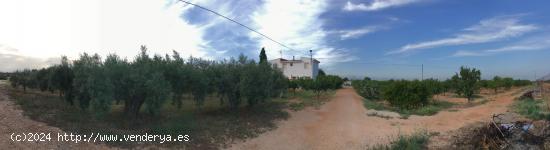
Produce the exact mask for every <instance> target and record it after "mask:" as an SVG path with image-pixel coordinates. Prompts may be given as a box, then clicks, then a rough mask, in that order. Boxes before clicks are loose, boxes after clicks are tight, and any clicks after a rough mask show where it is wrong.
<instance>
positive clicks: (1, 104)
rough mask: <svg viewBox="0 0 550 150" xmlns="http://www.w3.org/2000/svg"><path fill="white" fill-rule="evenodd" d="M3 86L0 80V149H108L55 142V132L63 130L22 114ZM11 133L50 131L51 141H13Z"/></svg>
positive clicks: (86, 144) (91, 144)
mask: <svg viewBox="0 0 550 150" xmlns="http://www.w3.org/2000/svg"><path fill="white" fill-rule="evenodd" d="M5 86H7V85H6V83H5V82H4V81H2V80H0V149H110V148H109V147H107V146H105V145H99V144H93V143H85V142H81V143H78V144H76V143H74V142H57V133H64V132H63V131H62V130H61V129H59V128H56V127H51V126H47V125H46V124H44V123H42V122H37V121H33V120H31V119H29V118H26V117H25V116H23V114H22V113H23V112H22V111H21V109H18V108H17V105H15V104H14V103H13V101H11V100H8V96H7V94H6V89H5V88H6V87H5ZM12 133H16V134H17V133H19V134H22V133H51V141H50V142H29V141H26V142H14V141H12V140H11V138H10V136H11V134H12Z"/></svg>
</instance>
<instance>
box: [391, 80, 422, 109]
mask: <svg viewBox="0 0 550 150" xmlns="http://www.w3.org/2000/svg"><path fill="white" fill-rule="evenodd" d="M382 95H383V97H384V99H386V100H387V101H388V102H389V103H390V105H392V106H395V107H398V108H400V109H415V108H419V107H422V106H424V105H426V104H428V100H429V98H431V96H432V93H431V92H430V89H429V88H428V87H427V86H426V84H424V83H423V82H421V81H418V80H414V81H407V80H397V81H392V82H390V83H389V84H388V85H387V86H386V87H385V88H384V90H383V93H382Z"/></svg>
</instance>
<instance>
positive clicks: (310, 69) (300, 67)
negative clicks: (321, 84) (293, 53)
mask: <svg viewBox="0 0 550 150" xmlns="http://www.w3.org/2000/svg"><path fill="white" fill-rule="evenodd" d="M270 63H271V64H272V66H273V67H277V68H279V69H281V70H282V72H283V74H284V75H285V76H286V77H288V78H289V79H292V78H293V77H296V78H299V77H309V78H316V77H317V74H318V72H319V63H313V66H312V65H311V60H310V59H309V58H305V57H303V58H301V59H299V60H296V61H292V60H289V61H281V60H280V59H275V60H271V61H270ZM291 64H292V65H291Z"/></svg>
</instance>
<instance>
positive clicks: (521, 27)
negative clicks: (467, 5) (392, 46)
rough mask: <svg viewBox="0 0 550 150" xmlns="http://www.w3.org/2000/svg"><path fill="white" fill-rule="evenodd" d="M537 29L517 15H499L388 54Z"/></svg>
mask: <svg viewBox="0 0 550 150" xmlns="http://www.w3.org/2000/svg"><path fill="white" fill-rule="evenodd" d="M536 29H538V27H537V26H535V25H532V24H522V23H520V22H519V16H500V17H495V18H491V19H486V20H482V21H480V22H479V24H476V25H474V26H471V27H468V28H466V29H464V30H463V31H462V33H459V34H457V35H455V36H454V37H450V38H444V39H439V40H433V41H427V42H420V43H414V44H407V45H405V46H403V47H401V48H400V49H399V50H397V51H392V52H389V53H388V54H398V53H405V52H410V51H413V50H418V49H428V48H435V47H442V46H453V45H464V44H475V43H486V42H493V41H498V40H502V39H506V38H511V37H517V36H520V35H523V34H525V33H527V32H531V31H534V30H536Z"/></svg>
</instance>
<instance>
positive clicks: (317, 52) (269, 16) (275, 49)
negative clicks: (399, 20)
mask: <svg viewBox="0 0 550 150" xmlns="http://www.w3.org/2000/svg"><path fill="white" fill-rule="evenodd" d="M327 6H328V3H327V2H326V1H324V0H284V1H283V0H267V1H265V3H264V4H263V6H262V8H260V9H258V11H256V12H255V13H254V14H253V15H252V20H253V21H254V22H255V23H256V25H255V27H256V28H257V29H258V31H260V32H261V33H264V34H266V35H268V36H270V37H271V38H273V39H275V40H277V41H280V42H283V43H284V44H285V45H288V46H289V47H292V48H293V49H295V50H296V51H292V50H288V49H286V48H284V47H282V46H280V45H278V44H276V43H274V42H272V41H270V40H268V39H266V38H263V37H260V36H259V35H257V34H256V33H252V32H251V33H250V34H251V36H253V37H255V38H257V39H258V40H259V41H260V42H259V44H260V46H263V47H266V50H267V52H266V53H267V55H268V57H269V58H278V57H280V54H279V51H280V50H283V55H284V56H283V57H285V58H290V57H292V56H296V57H300V56H309V50H313V51H314V57H315V58H323V59H322V60H320V61H321V65H331V64H333V63H335V62H339V61H349V60H350V59H355V57H352V56H349V55H347V53H346V51H345V50H341V49H337V48H334V47H331V46H329V45H327V42H326V40H325V38H326V37H327V34H328V33H327V31H324V30H323V28H322V25H323V21H322V20H320V19H319V16H320V15H321V13H322V12H323V11H324V10H325V9H326V8H327Z"/></svg>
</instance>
